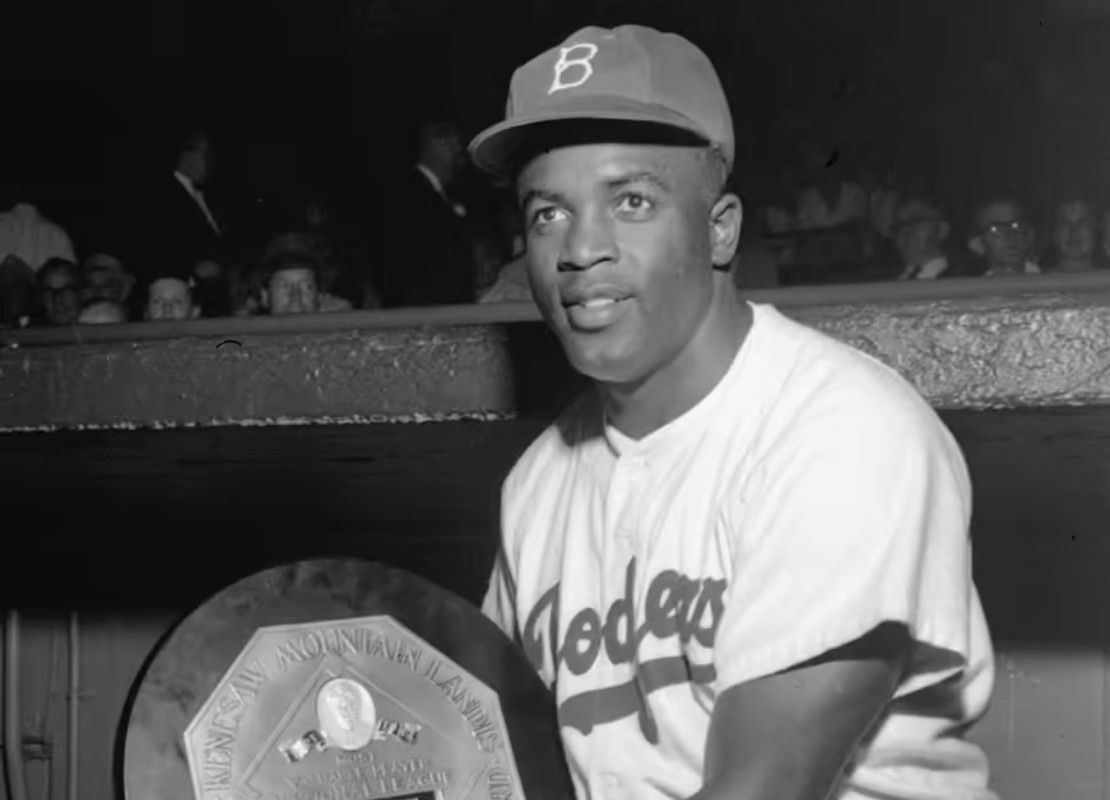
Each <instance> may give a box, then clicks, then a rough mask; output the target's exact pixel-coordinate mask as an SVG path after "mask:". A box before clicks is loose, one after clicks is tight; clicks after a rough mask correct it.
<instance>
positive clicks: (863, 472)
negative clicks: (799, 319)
mask: <svg viewBox="0 0 1110 800" xmlns="http://www.w3.org/2000/svg"><path fill="white" fill-rule="evenodd" d="M861 405H862V404H861ZM738 494H739V495H740V496H739V497H736V498H735V502H734V503H733V504H732V506H731V511H730V512H727V513H726V515H725V517H726V519H725V521H724V525H725V528H726V531H725V533H726V535H727V539H726V541H727V542H728V544H727V548H728V551H729V556H728V557H729V558H730V559H731V578H730V581H729V588H728V590H727V599H726V604H725V611H724V614H723V615H722V618H721V623H720V627H719V629H718V632H717V636H716V642H715V645H716V646H715V654H714V660H715V665H716V670H717V679H716V680H717V685H716V689H717V691H718V692H719V691H723V690H725V689H727V688H729V687H730V686H733V685H737V684H740V683H744V682H747V681H749V680H752V679H754V678H758V677H762V676H766V675H770V674H773V673H775V672H779V671H782V670H785V669H788V668H790V667H793V666H796V665H798V664H800V663H802V662H804V661H807V660H809V659H812V658H814V657H817V656H819V655H821V654H823V653H825V652H827V651H829V650H831V649H833V648H836V647H839V646H841V645H844V644H848V643H849V642H852V641H853V640H855V639H858V638H860V637H861V636H863V635H864V634H866V633H867V632H869V631H870V630H871V629H873V628H874V627H875V626H877V625H879V624H880V623H883V622H901V623H904V624H906V625H907V626H908V628H909V630H910V632H911V634H912V636H913V637H914V639H915V641H916V644H917V647H916V650H915V653H914V655H913V658H912V661H911V673H910V675H909V676H908V677H907V678H906V680H905V681H904V682H903V684H902V685H901V686H900V688H899V691H898V694H899V695H903V694H908V693H910V692H912V691H916V690H917V689H919V688H922V687H924V686H927V685H931V684H934V683H937V682H939V681H941V680H943V679H945V678H947V677H949V676H951V675H952V674H954V673H955V672H957V671H959V670H960V669H962V668H963V667H964V666H965V665H966V663H967V661H968V658H969V648H970V637H971V630H970V628H971V624H972V623H971V613H970V606H971V604H972V603H973V602H974V601H973V588H972V582H971V556H970V542H969V537H968V526H969V523H970V508H971V487H970V481H969V479H968V476H967V470H966V465H965V463H964V461H963V456H962V455H961V453H960V451H959V448H958V445H957V444H956V442H955V440H954V439H953V438H952V437H951V436H950V434H948V432H947V431H946V430H945V429H944V428H943V426H942V424H941V423H940V421H939V420H936V419H935V418H933V417H931V416H929V415H928V413H927V412H924V411H920V412H917V411H906V410H904V409H902V408H898V409H897V410H896V411H894V412H889V413H883V412H882V411H879V412H876V410H875V409H874V408H872V409H871V410H870V411H867V410H863V409H862V408H861V410H854V409H853V410H851V411H849V412H848V413H837V412H835V411H830V412H828V413H824V412H822V413H818V414H815V415H812V417H811V421H810V422H809V423H806V424H802V425H798V426H795V427H794V428H793V429H792V430H791V431H790V433H788V434H786V435H785V436H783V438H782V441H781V442H780V443H779V445H777V446H776V447H775V448H774V449H773V452H772V453H771V454H769V455H768V456H767V457H765V458H764V459H763V462H762V463H761V464H760V465H759V466H758V467H757V468H756V469H755V471H754V472H753V476H752V480H751V481H749V483H748V485H747V486H745V487H742V488H741V489H740V490H739V491H738Z"/></svg>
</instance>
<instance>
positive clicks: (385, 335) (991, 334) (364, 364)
mask: <svg viewBox="0 0 1110 800" xmlns="http://www.w3.org/2000/svg"><path fill="white" fill-rule="evenodd" d="M750 297H751V298H752V299H753V300H756V301H759V302H771V303H774V304H775V305H777V306H778V307H779V308H781V309H782V310H783V311H784V312H785V313H787V314H789V315H790V316H792V317H794V318H795V319H798V320H799V321H801V322H803V323H806V324H808V325H812V326H813V327H815V328H817V329H819V330H822V331H825V332H827V333H829V334H830V335H832V336H835V337H837V338H839V339H841V340H843V341H846V342H848V343H849V344H852V345H854V346H855V347H858V348H859V349H861V350H863V351H865V352H867V353H870V354H872V355H874V356H875V357H877V358H880V359H881V360H883V361H885V362H887V363H889V364H890V365H891V366H893V367H895V368H896V369H898V370H899V371H901V372H902V373H903V374H905V375H906V376H907V377H908V378H909V379H910V380H912V381H913V382H914V383H915V384H916V385H917V386H918V387H919V389H920V390H921V391H922V393H923V394H924V395H925V396H926V397H927V398H928V399H929V400H930V402H932V403H933V404H934V405H935V406H936V407H938V408H944V409H959V408H973V409H986V408H1020V407H1029V406H1066V405H1092V404H1107V403H1110V272H1107V273H1092V274H1090V275H1061V276H1029V277H1025V276H1022V277H1016V278H1008V279H993V280H972V279H966V280H951V281H939V282H927V283H924V282H923V283H921V284H909V285H907V284H870V285H854V286H831V287H811V288H804V289H802V288H798V289H782V290H775V291H763V292H758V293H756V292H753V293H751V294H750ZM537 320H538V315H537V314H536V312H535V309H534V308H533V307H531V306H530V305H526V304H521V305H503V306H463V307H456V308H441V309H415V310H404V311H399V312H357V313H350V314H337V315H318V316H313V317H300V318H285V319H248V320H205V321H197V322H189V323H179V324H169V325H166V324H153V323H152V324H145V325H120V326H82V327H79V328H74V329H70V330H60V331H55V330H44V331H22V332H15V333H11V332H9V333H7V334H5V335H4V338H3V340H2V341H3V345H4V348H3V350H2V351H0V430H4V431H32V430H55V429H86V428H132V427H187V426H196V425H277V424H311V423H319V424H358V423H370V422H422V421H432V420H455V419H483V420H496V419H503V418H510V417H513V416H518V415H521V414H533V413H542V414H546V413H551V412H552V411H553V410H554V409H555V408H557V407H558V406H559V405H561V404H562V402H564V401H565V400H566V399H567V397H569V396H570V395H571V394H573V392H574V391H576V389H577V388H578V387H579V386H580V385H581V380H580V378H579V377H578V376H576V375H573V374H572V373H571V372H570V370H569V368H568V367H567V365H566V364H565V362H564V361H563V359H562V358H561V355H560V354H559V352H558V348H557V347H556V345H555V343H554V341H553V339H552V338H551V337H550V336H549V335H548V334H547V333H546V331H545V330H544V328H543V326H542V324H540V323H539V322H538V321H537Z"/></svg>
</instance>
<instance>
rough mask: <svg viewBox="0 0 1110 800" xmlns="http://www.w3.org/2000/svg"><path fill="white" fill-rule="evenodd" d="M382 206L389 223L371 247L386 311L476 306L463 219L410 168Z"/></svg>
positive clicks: (383, 227) (423, 177) (379, 230)
mask: <svg viewBox="0 0 1110 800" xmlns="http://www.w3.org/2000/svg"><path fill="white" fill-rule="evenodd" d="M390 188H391V189H396V192H395V193H393V192H391V193H390V197H389V198H388V199H383V200H382V201H380V202H379V204H380V206H382V209H381V210H383V211H384V213H383V214H382V215H381V217H380V219H382V220H383V221H384V222H385V224H384V225H382V227H380V228H379V229H378V231H377V232H376V237H375V238H376V240H377V243H376V245H375V246H374V247H373V251H374V265H373V271H374V276H375V285H376V287H377V290H378V294H379V295H380V296H381V300H382V304H383V305H384V306H385V307H386V308H398V307H401V306H432V305H453V304H459V303H472V302H474V300H475V298H474V286H473V277H472V273H471V269H472V267H471V261H472V255H471V237H470V231H469V228H468V225H467V222H466V220H465V218H462V217H459V216H458V215H457V214H456V213H455V212H454V210H453V209H452V207H451V205H450V204H449V203H448V202H447V201H446V200H444V198H443V197H442V196H441V195H440V194H439V193H438V192H437V191H436V190H435V188H434V187H433V186H432V185H431V183H429V181H428V179H427V178H426V177H425V176H424V175H423V174H421V173H420V172H419V171H418V170H416V169H412V170H410V171H409V172H408V173H407V174H406V175H404V176H402V177H401V178H400V179H399V180H398V181H397V182H396V183H394V184H393V185H392V186H391V187H390Z"/></svg>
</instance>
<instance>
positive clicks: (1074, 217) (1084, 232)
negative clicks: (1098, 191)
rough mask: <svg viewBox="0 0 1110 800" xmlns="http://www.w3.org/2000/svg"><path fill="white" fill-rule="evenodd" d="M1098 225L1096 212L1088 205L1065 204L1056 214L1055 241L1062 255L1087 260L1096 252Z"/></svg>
mask: <svg viewBox="0 0 1110 800" xmlns="http://www.w3.org/2000/svg"><path fill="white" fill-rule="evenodd" d="M1096 228H1097V225H1096V224H1095V215H1094V211H1093V210H1092V209H1091V207H1090V206H1088V205H1087V204H1086V203H1079V202H1076V203H1064V204H1063V205H1061V206H1060V208H1059V209H1057V212H1056V228H1055V230H1054V231H1053V241H1054V243H1055V245H1056V249H1057V250H1059V251H1060V254H1061V255H1064V256H1067V257H1068V258H1087V257H1088V256H1090V255H1091V253H1092V252H1094V249H1095V240H1096V234H1097V231H1096Z"/></svg>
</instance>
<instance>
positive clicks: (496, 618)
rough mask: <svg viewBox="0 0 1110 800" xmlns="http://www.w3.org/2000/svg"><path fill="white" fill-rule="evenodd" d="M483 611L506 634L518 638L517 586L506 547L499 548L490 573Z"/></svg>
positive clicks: (514, 638) (511, 637) (483, 601)
mask: <svg viewBox="0 0 1110 800" xmlns="http://www.w3.org/2000/svg"><path fill="white" fill-rule="evenodd" d="M482 613H483V614H485V615H486V616H487V617H489V618H490V619H491V620H493V622H494V623H496V625H497V627H499V628H500V629H501V630H502V631H503V632H504V633H505V635H506V636H508V637H509V638H510V639H513V640H514V641H515V640H516V639H518V638H519V637H518V636H517V629H516V587H515V585H514V583H513V576H512V573H511V572H510V570H509V567H508V563H507V560H506V558H505V548H504V546H501V547H499V548H498V550H497V557H496V558H495V560H494V562H493V570H492V571H491V573H490V579H489V587H488V588H487V589H486V596H485V599H483V600H482Z"/></svg>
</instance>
